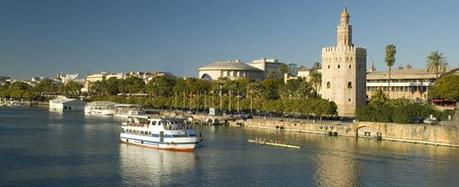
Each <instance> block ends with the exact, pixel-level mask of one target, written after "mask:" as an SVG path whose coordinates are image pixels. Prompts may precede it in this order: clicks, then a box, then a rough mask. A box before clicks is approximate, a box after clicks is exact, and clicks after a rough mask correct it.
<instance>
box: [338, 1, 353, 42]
mask: <svg viewBox="0 0 459 187" xmlns="http://www.w3.org/2000/svg"><path fill="white" fill-rule="evenodd" d="M349 18H350V16H349V12H348V11H347V9H343V11H342V12H341V18H340V22H339V25H338V28H337V35H336V44H337V46H341V47H343V46H352V26H351V25H349Z"/></svg>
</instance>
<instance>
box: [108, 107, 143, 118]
mask: <svg viewBox="0 0 459 187" xmlns="http://www.w3.org/2000/svg"><path fill="white" fill-rule="evenodd" d="M142 114H145V111H144V110H143V108H142V107H141V106H139V105H132V104H116V105H115V113H114V115H115V117H120V118H128V117H129V116H135V115H142Z"/></svg>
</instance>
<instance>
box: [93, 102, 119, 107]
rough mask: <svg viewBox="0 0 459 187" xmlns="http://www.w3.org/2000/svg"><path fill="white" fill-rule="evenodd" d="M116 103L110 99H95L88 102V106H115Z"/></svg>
mask: <svg viewBox="0 0 459 187" xmlns="http://www.w3.org/2000/svg"><path fill="white" fill-rule="evenodd" d="M115 104H116V103H114V102H109V101H93V102H90V103H88V104H87V106H99V107H105V106H114V105H115Z"/></svg>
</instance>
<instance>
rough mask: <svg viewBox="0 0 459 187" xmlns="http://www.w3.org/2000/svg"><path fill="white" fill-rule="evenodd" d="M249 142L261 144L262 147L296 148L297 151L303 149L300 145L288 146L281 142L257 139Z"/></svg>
mask: <svg viewBox="0 0 459 187" xmlns="http://www.w3.org/2000/svg"><path fill="white" fill-rule="evenodd" d="M248 142H249V143H255V144H261V145H271V146H277V147H286V148H295V149H299V148H301V147H300V146H298V145H292V144H287V143H284V142H280V141H268V140H265V139H263V138H255V139H253V140H248Z"/></svg>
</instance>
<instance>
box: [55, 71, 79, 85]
mask: <svg viewBox="0 0 459 187" xmlns="http://www.w3.org/2000/svg"><path fill="white" fill-rule="evenodd" d="M78 76H79V74H78V73H75V74H62V73H59V74H57V79H58V80H60V81H61V82H62V83H64V84H67V83H68V82H70V81H76V82H81V80H79V79H78Z"/></svg>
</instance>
